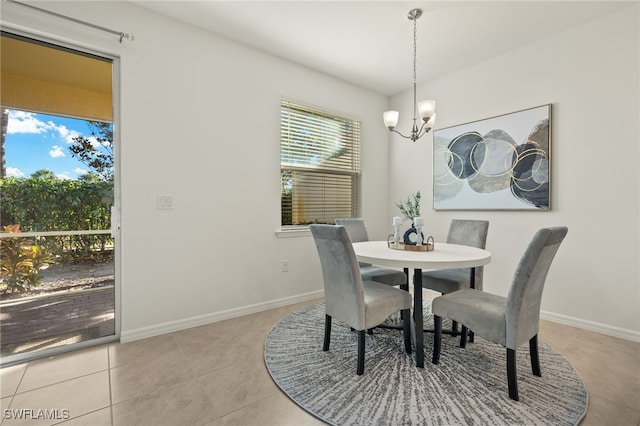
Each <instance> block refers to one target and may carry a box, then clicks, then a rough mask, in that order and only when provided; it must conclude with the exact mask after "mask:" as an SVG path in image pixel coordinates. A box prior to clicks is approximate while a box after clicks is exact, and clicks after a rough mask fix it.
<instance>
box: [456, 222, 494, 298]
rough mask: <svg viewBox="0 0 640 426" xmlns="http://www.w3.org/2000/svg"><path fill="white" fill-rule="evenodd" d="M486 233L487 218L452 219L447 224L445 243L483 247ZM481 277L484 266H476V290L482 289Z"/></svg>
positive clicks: (487, 226)
mask: <svg viewBox="0 0 640 426" xmlns="http://www.w3.org/2000/svg"><path fill="white" fill-rule="evenodd" d="M488 234H489V221H488V220H467V219H452V220H451V224H450V225H449V234H447V243H450V244H460V245H463V246H471V247H476V248H481V249H485V248H486V247H487V235H488ZM483 279H484V267H483V266H480V267H478V268H476V281H475V287H476V288H477V289H478V290H482V287H483Z"/></svg>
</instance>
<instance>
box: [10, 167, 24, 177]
mask: <svg viewBox="0 0 640 426" xmlns="http://www.w3.org/2000/svg"><path fill="white" fill-rule="evenodd" d="M7 177H24V173H22V170H20V169H19V168H17V167H7Z"/></svg>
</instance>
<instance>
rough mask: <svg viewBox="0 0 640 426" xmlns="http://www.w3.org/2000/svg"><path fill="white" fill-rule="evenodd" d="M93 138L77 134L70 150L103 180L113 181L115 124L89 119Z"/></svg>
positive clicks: (88, 122)
mask: <svg viewBox="0 0 640 426" xmlns="http://www.w3.org/2000/svg"><path fill="white" fill-rule="evenodd" d="M87 124H88V125H89V128H90V129H91V138H87V137H84V136H76V137H74V138H73V142H72V143H71V146H69V151H70V152H71V156H73V157H74V158H76V159H78V160H79V161H81V162H82V163H84V164H86V165H87V167H89V168H90V169H91V172H92V173H93V174H95V175H96V176H99V177H100V179H101V180H104V181H108V182H111V181H113V126H112V125H111V123H105V122H102V121H87Z"/></svg>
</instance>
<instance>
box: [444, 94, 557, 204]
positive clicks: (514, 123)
mask: <svg viewBox="0 0 640 426" xmlns="http://www.w3.org/2000/svg"><path fill="white" fill-rule="evenodd" d="M550 161H551V104H547V105H542V106H538V107H535V108H530V109H526V110H522V111H518V112H514V113H510V114H504V115H500V116H497V117H492V118H487V119H484V120H478V121H474V122H471V123H466V124H461V125H457V126H452V127H448V128H445V129H438V130H435V131H434V137H433V208H434V209H435V210H549V209H550V200H551V198H550V187H551V185H550V170H551V165H550Z"/></svg>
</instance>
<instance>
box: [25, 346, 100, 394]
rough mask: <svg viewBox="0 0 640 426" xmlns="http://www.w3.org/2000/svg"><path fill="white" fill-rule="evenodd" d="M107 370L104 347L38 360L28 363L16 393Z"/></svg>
mask: <svg viewBox="0 0 640 426" xmlns="http://www.w3.org/2000/svg"><path fill="white" fill-rule="evenodd" d="M108 368H109V359H108V355H107V348H106V347H105V346H97V347H94V348H89V349H82V350H79V351H73V352H69V353H65V354H61V355H56V356H52V357H49V358H43V359H39V360H36V361H32V362H30V363H29V365H28V367H27V371H26V372H25V374H24V378H23V379H22V382H21V383H20V387H19V388H18V392H20V393H21V392H26V391H29V390H32V389H37V388H40V387H43V386H48V385H52V384H54V383H59V382H62V381H65V380H69V379H73V378H76V377H80V376H85V375H87V374H92V373H96V372H98V371H104V370H107V369H108Z"/></svg>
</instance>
